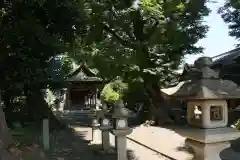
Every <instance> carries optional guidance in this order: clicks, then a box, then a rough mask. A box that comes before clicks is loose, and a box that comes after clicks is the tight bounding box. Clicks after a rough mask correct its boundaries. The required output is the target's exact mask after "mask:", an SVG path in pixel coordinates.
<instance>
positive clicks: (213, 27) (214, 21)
mask: <svg viewBox="0 0 240 160" xmlns="http://www.w3.org/2000/svg"><path fill="white" fill-rule="evenodd" d="M217 1H218V2H217V3H210V4H209V5H208V7H209V8H210V9H211V10H212V12H211V13H210V15H209V16H208V17H206V18H205V19H204V21H205V23H206V24H207V25H208V26H209V27H210V28H209V31H208V33H207V37H206V38H204V39H202V40H200V41H199V43H198V44H197V45H200V46H202V47H204V48H205V49H204V53H203V54H198V55H187V56H186V57H185V61H186V63H190V64H192V63H193V62H194V61H195V60H196V59H197V58H198V57H200V56H201V55H204V56H209V57H212V56H215V55H218V54H221V53H224V52H227V51H229V50H231V49H234V48H235V46H234V45H235V44H237V41H236V40H235V39H234V38H233V37H230V36H229V35H228V27H227V24H226V23H224V22H223V20H222V18H221V16H220V15H219V14H217V9H218V8H219V7H220V6H223V4H224V1H225V0H217Z"/></svg>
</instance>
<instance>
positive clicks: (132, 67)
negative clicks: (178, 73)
mask: <svg viewBox="0 0 240 160" xmlns="http://www.w3.org/2000/svg"><path fill="white" fill-rule="evenodd" d="M84 3H85V11H86V14H87V17H88V20H89V26H88V30H87V32H88V33H89V34H88V36H86V37H85V39H80V40H79V41H78V43H77V44H78V45H79V47H78V49H79V50H76V52H75V54H74V55H75V56H78V55H80V57H81V58H80V59H81V60H82V59H83V56H84V55H85V56H86V57H85V58H86V59H87V60H89V59H91V61H90V62H89V63H92V64H94V66H95V67H96V68H98V69H99V71H100V73H101V74H102V75H104V76H105V77H106V76H107V77H109V78H112V77H115V76H121V77H124V79H128V80H131V81H135V80H136V81H142V82H143V84H144V88H145V91H146V93H147V95H148V96H149V99H150V102H151V103H152V105H151V106H152V107H151V108H152V109H153V112H154V113H164V114H162V116H163V115H167V114H166V112H168V108H167V107H166V105H165V104H164V100H163V97H162V96H161V92H160V87H163V86H165V85H166V84H167V82H169V81H171V79H173V76H174V70H176V69H177V68H178V66H179V65H180V64H181V62H182V60H183V57H184V55H186V54H197V53H200V52H201V51H202V48H201V47H197V46H196V45H195V44H196V43H197V42H198V40H199V39H201V38H204V36H205V34H206V32H207V26H205V25H203V24H202V21H203V17H204V16H207V15H208V13H209V10H208V8H207V7H206V3H207V0H108V1H102V0H84ZM84 53H85V54H84ZM155 109H157V110H158V111H157V112H155V111H156V110H155ZM160 110H161V111H160ZM159 111H160V112H159Z"/></svg>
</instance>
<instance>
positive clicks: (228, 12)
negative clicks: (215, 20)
mask: <svg viewBox="0 0 240 160" xmlns="http://www.w3.org/2000/svg"><path fill="white" fill-rule="evenodd" d="M239 10H240V1H238V0H225V3H224V6H222V7H221V8H220V9H219V11H218V13H219V14H221V16H222V18H223V20H224V22H225V23H227V24H228V27H229V30H230V31H229V35H230V36H232V37H235V38H236V39H237V40H240V23H239V20H240V12H239Z"/></svg>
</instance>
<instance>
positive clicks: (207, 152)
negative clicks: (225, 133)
mask: <svg viewBox="0 0 240 160" xmlns="http://www.w3.org/2000/svg"><path fill="white" fill-rule="evenodd" d="M186 145H188V146H189V147H192V148H193V150H194V153H195V155H194V158H193V160H221V158H220V153H221V151H222V150H224V149H225V148H228V147H230V143H229V142H219V143H210V144H207V143H206V144H204V143H201V142H198V141H194V140H191V139H187V140H186Z"/></svg>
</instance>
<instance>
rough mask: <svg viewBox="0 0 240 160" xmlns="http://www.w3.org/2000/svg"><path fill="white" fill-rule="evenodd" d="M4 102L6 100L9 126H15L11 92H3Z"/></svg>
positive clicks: (5, 108) (5, 109)
mask: <svg viewBox="0 0 240 160" xmlns="http://www.w3.org/2000/svg"><path fill="white" fill-rule="evenodd" d="M3 102H4V106H5V107H4V113H5V115H6V117H5V118H6V122H7V125H8V127H10V128H12V127H13V121H14V115H13V109H14V108H13V104H12V103H11V96H10V93H8V92H7V91H6V92H5V93H4V94H3Z"/></svg>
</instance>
